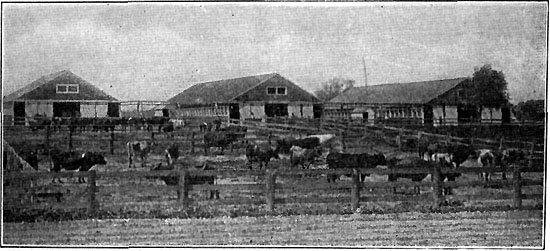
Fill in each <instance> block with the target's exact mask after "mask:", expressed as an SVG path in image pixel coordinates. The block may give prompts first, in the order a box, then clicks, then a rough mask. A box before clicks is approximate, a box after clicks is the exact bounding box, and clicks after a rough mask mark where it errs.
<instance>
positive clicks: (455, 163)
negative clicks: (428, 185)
mask: <svg viewBox="0 0 550 251" xmlns="http://www.w3.org/2000/svg"><path fill="white" fill-rule="evenodd" d="M457 149H459V150H465V149H469V148H457ZM469 151H470V150H467V151H465V152H469ZM455 153H456V152H455ZM461 154H463V153H461V152H458V156H453V154H452V153H451V154H449V153H434V154H433V155H432V161H433V162H434V163H436V164H439V165H441V166H442V167H451V168H452V169H456V168H458V167H459V165H460V164H462V163H463V162H464V161H465V160H466V159H463V156H462V155H461ZM469 154H471V152H470V153H469ZM464 155H465V154H464ZM469 156H471V155H469ZM460 176H461V173H458V172H450V173H442V174H441V181H442V182H443V181H445V180H447V181H455V180H456V179H457V178H458V177H460ZM432 180H433V177H432ZM451 194H452V189H451V187H443V195H451Z"/></svg>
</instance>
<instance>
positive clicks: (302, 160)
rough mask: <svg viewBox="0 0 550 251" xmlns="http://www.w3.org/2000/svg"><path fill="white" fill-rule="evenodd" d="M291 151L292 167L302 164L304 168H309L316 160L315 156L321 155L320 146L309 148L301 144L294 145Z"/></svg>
mask: <svg viewBox="0 0 550 251" xmlns="http://www.w3.org/2000/svg"><path fill="white" fill-rule="evenodd" d="M290 152H291V155H290V165H291V167H295V166H297V165H301V166H302V169H309V166H310V165H311V164H312V163H313V162H314V161H315V158H316V157H318V156H320V155H321V149H320V148H314V149H307V148H301V147H299V146H292V147H291V148H290Z"/></svg>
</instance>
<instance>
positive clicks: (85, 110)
mask: <svg viewBox="0 0 550 251" xmlns="http://www.w3.org/2000/svg"><path fill="white" fill-rule="evenodd" d="M3 105H4V107H3V112H4V123H5V124H7V125H10V124H28V122H29V120H31V119H32V118H33V117H34V116H37V115H38V116H43V117H48V118H52V117H85V118H95V117H119V115H120V102H118V101H117V99H115V98H114V97H112V96H110V95H108V94H107V93H105V92H104V91H102V90H101V89H99V88H97V87H96V86H94V85H92V84H90V83H89V82H87V81H86V80H84V79H82V78H80V77H79V76H77V75H75V74H74V73H72V72H70V71H68V70H64V71H60V72H56V73H53V74H50V75H46V76H43V77H41V78H39V79H37V80H36V81H34V82H32V83H30V84H28V85H26V86H24V87H23V88H21V89H19V90H17V91H15V92H13V93H11V94H9V95H7V96H5V97H4V99H3Z"/></svg>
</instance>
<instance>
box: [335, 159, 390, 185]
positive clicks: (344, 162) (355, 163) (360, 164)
mask: <svg viewBox="0 0 550 251" xmlns="http://www.w3.org/2000/svg"><path fill="white" fill-rule="evenodd" d="M327 164H328V168H329V169H338V168H375V167H376V166H379V165H386V157H385V156H384V154H381V153H377V154H373V155H371V154H368V153H360V154H350V153H337V152H332V153H329V154H328V156H327ZM366 176H367V175H366V174H361V177H360V181H361V182H363V181H364V180H365V177H366ZM336 179H338V175H337V174H328V175H327V181H328V182H329V183H330V182H336Z"/></svg>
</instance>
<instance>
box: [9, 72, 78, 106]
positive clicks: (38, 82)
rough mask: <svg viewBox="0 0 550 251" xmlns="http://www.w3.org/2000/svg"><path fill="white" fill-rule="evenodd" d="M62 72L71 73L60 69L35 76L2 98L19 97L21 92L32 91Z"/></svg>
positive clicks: (11, 98)
mask: <svg viewBox="0 0 550 251" xmlns="http://www.w3.org/2000/svg"><path fill="white" fill-rule="evenodd" d="M63 73H72V72H71V71H70V70H67V69H65V70H62V71H58V72H54V73H50V74H46V75H43V76H41V77H39V78H37V79H36V80H34V81H32V82H30V83H29V84H27V85H24V86H23V87H21V88H19V89H17V90H15V91H14V92H12V93H10V94H8V95H6V97H5V98H4V97H2V98H3V99H5V100H7V101H10V100H16V99H18V98H19V97H21V96H22V95H23V94H25V93H28V92H31V91H34V90H36V89H37V88H38V87H41V86H43V85H45V84H47V83H48V82H50V81H53V80H55V79H56V78H58V77H59V76H61V75H62V74H63ZM72 74H74V73H72ZM33 84H35V85H33Z"/></svg>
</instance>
